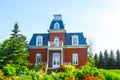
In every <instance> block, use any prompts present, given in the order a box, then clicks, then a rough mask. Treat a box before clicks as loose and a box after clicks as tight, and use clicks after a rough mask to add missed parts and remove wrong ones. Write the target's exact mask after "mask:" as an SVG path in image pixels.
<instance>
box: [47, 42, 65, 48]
mask: <svg viewBox="0 0 120 80" xmlns="http://www.w3.org/2000/svg"><path fill="white" fill-rule="evenodd" d="M48 46H49V47H62V46H63V41H60V42H59V43H54V42H53V41H48Z"/></svg>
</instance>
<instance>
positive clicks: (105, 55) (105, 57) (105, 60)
mask: <svg viewBox="0 0 120 80" xmlns="http://www.w3.org/2000/svg"><path fill="white" fill-rule="evenodd" d="M108 59H109V56H108V52H107V50H105V52H104V68H105V69H107V64H108Z"/></svg>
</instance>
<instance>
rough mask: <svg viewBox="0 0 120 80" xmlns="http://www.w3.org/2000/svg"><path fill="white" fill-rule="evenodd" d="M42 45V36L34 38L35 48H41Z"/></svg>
mask: <svg viewBox="0 0 120 80" xmlns="http://www.w3.org/2000/svg"><path fill="white" fill-rule="evenodd" d="M42 44H43V37H42V36H37V37H36V45H37V46H42Z"/></svg>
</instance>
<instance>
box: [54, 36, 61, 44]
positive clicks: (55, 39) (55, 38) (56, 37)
mask: <svg viewBox="0 0 120 80" xmlns="http://www.w3.org/2000/svg"><path fill="white" fill-rule="evenodd" d="M55 41H57V42H58V43H56V42H55ZM59 43H60V39H59V37H58V36H55V37H54V44H55V45H56V46H59Z"/></svg>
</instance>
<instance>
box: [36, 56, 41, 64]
mask: <svg viewBox="0 0 120 80" xmlns="http://www.w3.org/2000/svg"><path fill="white" fill-rule="evenodd" d="M40 62H41V54H36V64H37V65H38V64H40Z"/></svg>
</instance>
